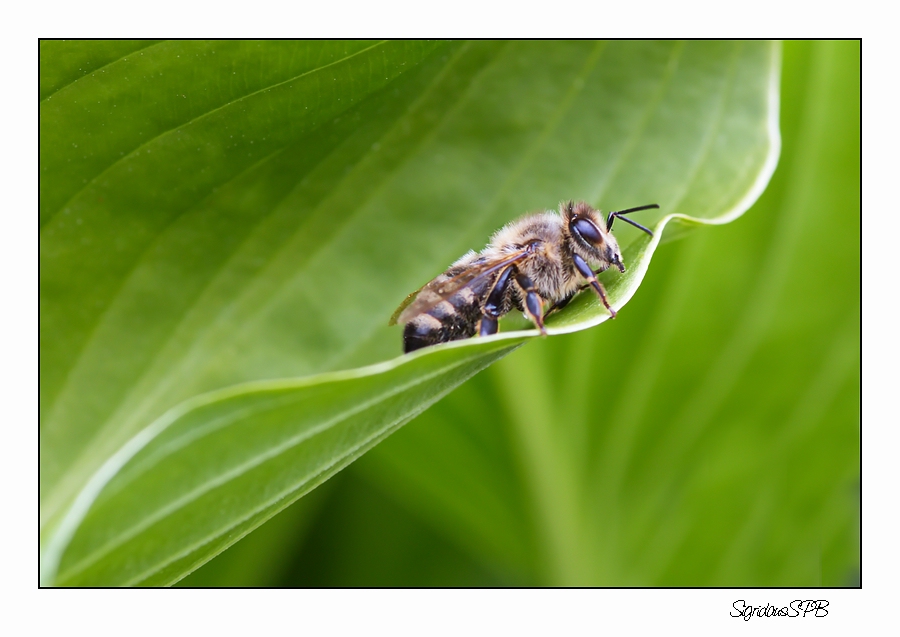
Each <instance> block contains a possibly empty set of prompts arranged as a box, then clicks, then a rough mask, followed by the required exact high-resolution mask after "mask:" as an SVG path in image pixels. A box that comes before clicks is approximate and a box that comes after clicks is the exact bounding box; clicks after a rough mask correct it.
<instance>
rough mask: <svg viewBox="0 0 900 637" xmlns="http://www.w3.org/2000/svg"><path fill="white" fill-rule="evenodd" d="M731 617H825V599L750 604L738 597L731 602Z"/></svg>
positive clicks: (826, 607) (747, 619) (826, 606)
mask: <svg viewBox="0 0 900 637" xmlns="http://www.w3.org/2000/svg"><path fill="white" fill-rule="evenodd" d="M732 606H733V607H734V610H733V611H731V612H730V613H729V614H730V615H731V616H732V617H743V618H744V621H750V618H751V617H825V616H827V615H828V600H827V599H795V600H794V601H792V602H791V603H790V604H788V605H787V606H774V605H772V604H769V603H767V604H766V605H765V606H751V605H750V604H748V603H747V601H746V600H743V599H739V600H737V601H736V602H735V603H734V604H732Z"/></svg>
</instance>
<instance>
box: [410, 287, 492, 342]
mask: <svg viewBox="0 0 900 637" xmlns="http://www.w3.org/2000/svg"><path fill="white" fill-rule="evenodd" d="M488 283H489V282H487V281H482V282H479V284H478V285H476V286H475V287H474V288H472V287H466V288H463V289H461V290H459V291H458V292H456V294H454V295H453V296H451V297H450V298H449V299H448V300H446V301H440V302H439V303H438V304H437V305H435V306H434V307H433V308H431V309H430V310H428V311H427V312H424V313H422V314H419V315H418V316H416V317H415V318H414V319H412V320H411V321H410V322H409V323H407V324H406V327H405V328H404V329H403V351H404V352H407V353H408V352H412V351H414V350H417V349H420V348H422V347H427V346H429V345H437V344H438V343H446V342H447V341H456V340H459V339H463V338H469V337H471V336H475V332H476V330H477V327H478V321H479V320H480V319H481V297H482V295H483V294H484V291H485V289H486V288H487V286H488Z"/></svg>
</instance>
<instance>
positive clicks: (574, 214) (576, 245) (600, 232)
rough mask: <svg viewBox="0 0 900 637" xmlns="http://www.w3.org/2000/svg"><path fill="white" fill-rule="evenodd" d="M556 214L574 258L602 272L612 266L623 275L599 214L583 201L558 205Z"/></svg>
mask: <svg viewBox="0 0 900 637" xmlns="http://www.w3.org/2000/svg"><path fill="white" fill-rule="evenodd" d="M560 214H561V215H562V216H563V219H564V220H565V229H566V233H567V235H568V238H569V245H570V246H571V247H572V250H573V251H574V252H575V253H577V254H578V256H580V257H581V258H582V259H584V260H585V261H587V262H588V263H600V265H601V268H602V269H604V270H605V269H606V268H608V267H609V266H611V265H614V266H616V267H617V268H618V269H619V271H620V272H624V271H625V265H624V264H623V263H622V253H621V252H620V251H619V244H618V243H616V238H615V237H614V236H613V235H612V232H610V231H609V230H607V228H606V223H605V222H604V220H603V216H602V215H601V214H600V211H599V210H595V209H594V208H592V207H591V206H590V205H588V204H586V203H584V202H583V201H582V202H579V203H574V202H572V201H569V202H563V203H562V204H560Z"/></svg>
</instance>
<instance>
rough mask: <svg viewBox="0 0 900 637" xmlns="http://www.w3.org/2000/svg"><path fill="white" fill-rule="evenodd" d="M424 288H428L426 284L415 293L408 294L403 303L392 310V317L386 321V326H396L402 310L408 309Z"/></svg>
mask: <svg viewBox="0 0 900 637" xmlns="http://www.w3.org/2000/svg"><path fill="white" fill-rule="evenodd" d="M426 286H428V283H426V284H425V285H423V286H422V287H420V288H419V289H418V290H416V291H415V292H411V293H410V294H409V296H407V297H406V298H405V299H403V303H401V304H400V307H398V308H397V309H396V310H394V313H393V315H391V320H390V321H388V325H396V324H397V319H399V318H400V315H401V314H402V313H403V310H405V309H406V308H408V307H409V304H410V303H412V302H413V301H415V300H416V297H417V296H419V292H421V291H422V290H424V289H425V288H426Z"/></svg>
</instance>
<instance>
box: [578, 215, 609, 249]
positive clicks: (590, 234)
mask: <svg viewBox="0 0 900 637" xmlns="http://www.w3.org/2000/svg"><path fill="white" fill-rule="evenodd" d="M572 228H573V229H574V230H575V232H577V233H578V234H580V235H581V236H582V237H583V238H584V240H585V241H587V242H588V243H592V244H594V245H597V244H599V243H600V242H601V241H602V237H601V235H600V230H598V229H597V226H595V225H594V224H593V223H591V222H590V221H588V220H587V219H576V220H575V221H573V222H572Z"/></svg>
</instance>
